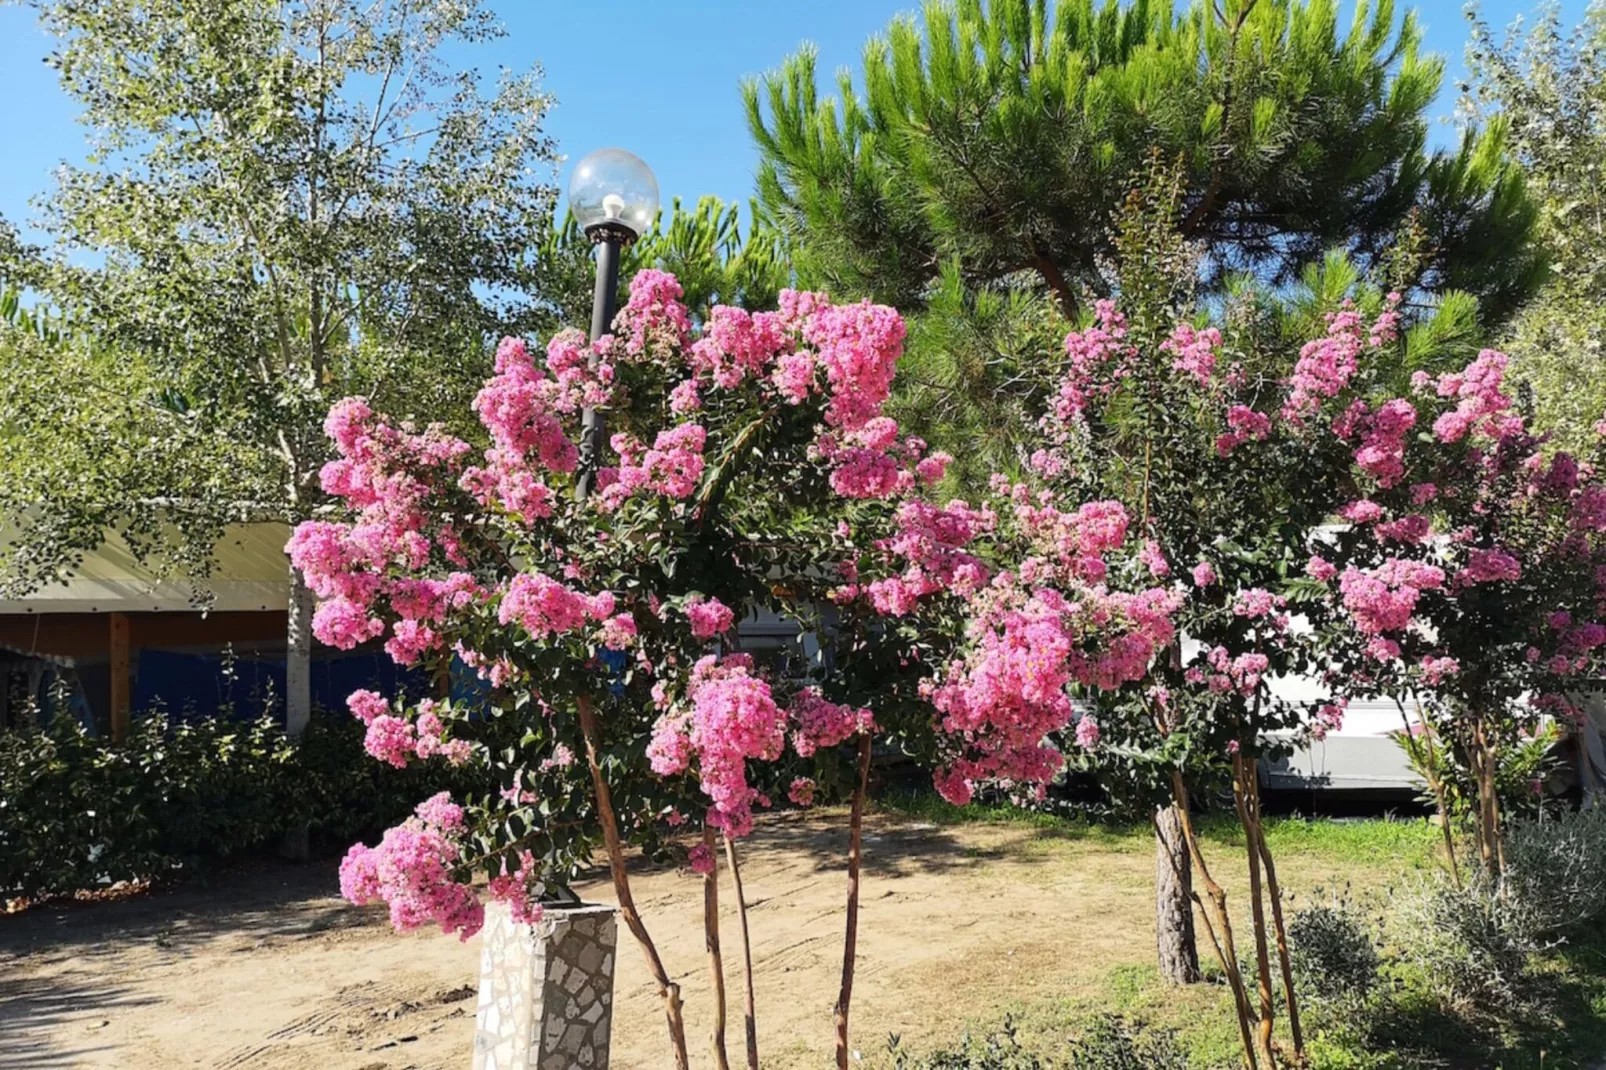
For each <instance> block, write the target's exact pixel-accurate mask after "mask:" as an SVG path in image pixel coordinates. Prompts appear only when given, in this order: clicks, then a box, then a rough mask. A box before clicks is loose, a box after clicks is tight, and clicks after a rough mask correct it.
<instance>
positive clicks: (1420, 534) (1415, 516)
mask: <svg viewBox="0 0 1606 1070" xmlns="http://www.w3.org/2000/svg"><path fill="white" fill-rule="evenodd" d="M1431 530H1432V524H1431V522H1430V521H1429V520H1428V518H1427V517H1425V516H1423V515H1422V514H1421V513H1411V514H1410V515H1408V516H1402V517H1400V518H1399V519H1398V520H1388V521H1385V522H1383V523H1381V524H1379V525H1377V537H1378V538H1380V539H1382V540H1383V541H1384V542H1403V543H1421V542H1425V541H1427V537H1428V535H1429V533H1430V532H1431Z"/></svg>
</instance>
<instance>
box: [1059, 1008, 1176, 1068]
mask: <svg viewBox="0 0 1606 1070" xmlns="http://www.w3.org/2000/svg"><path fill="white" fill-rule="evenodd" d="M1070 1066H1071V1068H1072V1070H1187V1067H1188V1059H1187V1057H1186V1056H1185V1055H1183V1054H1182V1050H1181V1049H1180V1048H1178V1047H1177V1042H1176V1037H1175V1036H1174V1035H1173V1034H1171V1033H1170V1032H1168V1031H1164V1030H1150V1031H1146V1032H1139V1031H1137V1030H1134V1029H1133V1028H1132V1027H1131V1026H1130V1025H1128V1024H1127V1022H1126V1020H1125V1019H1124V1018H1121V1017H1120V1016H1118V1015H1101V1016H1100V1017H1098V1018H1095V1019H1094V1020H1093V1022H1092V1024H1090V1025H1089V1026H1088V1029H1087V1032H1086V1033H1084V1034H1082V1039H1081V1040H1080V1041H1078V1042H1077V1045H1076V1049H1075V1051H1073V1052H1072V1054H1071V1061H1070Z"/></svg>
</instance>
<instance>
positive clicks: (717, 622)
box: [686, 595, 736, 639]
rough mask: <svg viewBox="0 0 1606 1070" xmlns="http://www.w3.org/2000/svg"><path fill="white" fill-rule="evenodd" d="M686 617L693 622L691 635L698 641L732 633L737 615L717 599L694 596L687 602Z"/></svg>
mask: <svg viewBox="0 0 1606 1070" xmlns="http://www.w3.org/2000/svg"><path fill="white" fill-rule="evenodd" d="M686 617H687V619H688V620H690V621H691V633H692V635H693V636H695V637H696V638H698V639H712V638H713V637H714V636H716V635H723V634H724V633H725V632H728V631H730V627H731V625H732V624H734V623H735V621H736V614H735V613H733V612H732V611H731V608H730V607H729V606H727V605H726V604H725V603H723V602H721V601H720V600H719V599H717V598H704V597H703V596H702V595H693V596H692V597H691V598H688V599H687V600H686Z"/></svg>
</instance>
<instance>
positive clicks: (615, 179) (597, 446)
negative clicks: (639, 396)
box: [569, 149, 658, 498]
mask: <svg viewBox="0 0 1606 1070" xmlns="http://www.w3.org/2000/svg"><path fill="white" fill-rule="evenodd" d="M569 211H570V212H571V213H572V214H573V215H574V218H575V221H576V222H578V223H579V224H580V227H581V229H582V230H584V231H585V234H586V237H588V238H590V239H591V242H592V244H593V245H595V246H596V247H597V285H596V289H595V290H594V291H592V296H591V340H592V341H593V342H594V341H596V340H597V339H598V338H601V337H602V336H603V335H604V334H607V333H608V328H609V327H610V326H611V325H612V324H613V316H614V313H615V312H616V311H618V308H617V305H618V293H619V252H620V250H621V249H623V248H624V247H625V246H627V245H629V244H630V243H631V242H633V241H635V240H636V239H637V238H639V237H641V235H642V234H643V233H645V232H646V230H647V228H648V227H650V226H652V221H653V218H654V217H655V216H657V214H658V180H657V179H655V178H653V176H652V169H651V168H649V167H648V166H647V165H646V164H645V163H643V162H642V161H641V158H640V157H639V156H636V155H635V154H634V153H629V152H626V151H625V150H624V149H598V150H597V151H596V152H593V153H591V154H590V155H589V156H587V157H585V158H584V159H582V160H581V161H580V162H579V163H578V164H576V165H575V168H574V175H573V177H571V178H570V179H569ZM580 428H581V431H580V479H579V483H578V491H579V494H580V496H581V497H582V498H583V497H585V496H586V495H587V494H589V493H590V492H591V487H592V484H593V482H594V481H595V479H596V471H597V458H598V457H600V456H601V455H602V444H603V441H604V440H605V438H606V435H607V431H606V429H605V428H604V427H603V422H602V415H601V414H600V413H599V412H597V411H596V410H595V409H590V408H588V409H586V410H585V412H584V413H582V414H581V421H580Z"/></svg>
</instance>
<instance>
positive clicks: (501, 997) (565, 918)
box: [474, 903, 617, 1070]
mask: <svg viewBox="0 0 1606 1070" xmlns="http://www.w3.org/2000/svg"><path fill="white" fill-rule="evenodd" d="M616 935H617V924H616V918H615V914H614V908H613V907H611V906H595V905H586V906H579V907H572V908H552V907H549V908H548V909H547V912H546V916H545V917H544V918H542V919H541V923H540V924H539V925H520V924H518V923H516V922H514V921H513V919H512V917H510V916H509V914H508V909H507V906H506V904H503V903H491V904H488V905H487V906H486V908H485V928H484V929H483V930H482V931H481V938H482V939H483V940H484V952H483V953H482V955H481V957H480V999H479V1011H478V1016H477V1021H476V1023H475V1029H474V1070H574V1068H575V1067H582V1068H585V1070H607V1066H608V1035H609V1031H610V1029H611V1027H612V1025H613V963H614V946H615V937H616Z"/></svg>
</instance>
